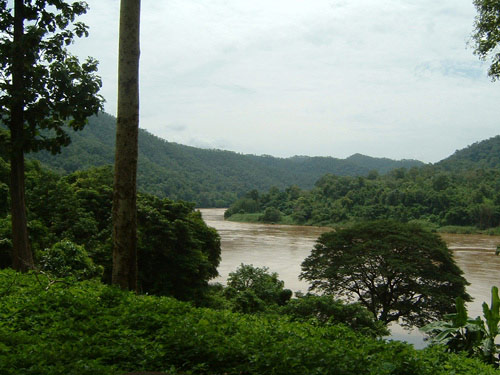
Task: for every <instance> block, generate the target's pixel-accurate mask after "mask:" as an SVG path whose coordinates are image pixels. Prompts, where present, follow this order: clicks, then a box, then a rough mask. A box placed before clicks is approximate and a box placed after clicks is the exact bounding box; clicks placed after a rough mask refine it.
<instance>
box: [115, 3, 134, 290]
mask: <svg viewBox="0 0 500 375" xmlns="http://www.w3.org/2000/svg"><path fill="white" fill-rule="evenodd" d="M140 3H141V2H140V0H121V3H120V42H119V52H118V55H119V61H118V114H117V124H116V149H115V177H114V191H113V275H112V282H113V284H115V285H118V286H119V287H120V288H122V289H129V290H136V289H137V233H136V232H137V229H136V227H137V214H136V212H137V208H136V196H137V191H136V175H137V152H138V151H137V149H138V145H137V141H138V139H137V138H138V133H139V54H140V50H139V20H140Z"/></svg>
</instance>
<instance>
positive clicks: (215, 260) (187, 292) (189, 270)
mask: <svg viewBox="0 0 500 375" xmlns="http://www.w3.org/2000/svg"><path fill="white" fill-rule="evenodd" d="M8 169H9V166H8V164H7V163H6V162H5V161H3V159H1V158H0V189H1V188H2V186H6V185H7V184H8ZM112 181H113V175H112V171H111V168H110V167H101V168H95V169H89V170H87V171H78V172H75V173H72V174H70V175H67V176H64V177H61V176H59V175H57V174H55V173H54V172H51V171H49V170H47V169H45V168H42V167H41V165H40V163H38V162H31V163H28V165H27V170H26V193H27V208H28V226H29V229H30V241H31V243H32V246H33V250H34V253H35V260H36V261H37V264H38V266H39V267H41V268H42V269H43V270H47V271H50V272H53V273H54V274H55V275H57V276H64V275H66V274H67V273H71V272H73V273H75V272H76V273H79V274H80V276H78V277H80V278H86V277H88V276H89V275H95V274H96V273H102V272H103V280H104V281H106V282H110V281H111V266H112V255H111V253H112V252H111V241H110V238H111V201H112ZM1 203H2V204H1V205H0V267H8V266H10V265H11V252H12V241H11V238H12V237H11V236H12V234H11V225H10V216H9V215H8V205H9V200H8V199H4V200H2V201H1ZM137 224H138V251H139V261H138V266H139V288H140V290H141V291H142V292H148V293H154V294H161V295H171V296H175V297H177V298H179V299H186V300H197V299H199V298H202V295H203V294H204V291H205V290H206V289H207V287H208V280H210V279H212V278H214V277H215V276H217V266H218V264H219V261H220V240H219V236H218V234H217V233H216V231H215V230H214V229H212V228H209V227H207V226H206V224H205V222H204V221H203V220H202V218H201V215H200V213H199V212H197V211H195V210H194V205H193V204H191V203H186V202H172V201H170V200H168V199H166V198H164V199H161V198H157V197H154V196H152V195H148V194H139V196H138V213H137ZM89 258H90V259H89ZM96 267H97V268H96ZM101 268H102V269H101ZM75 276H76V274H75Z"/></svg>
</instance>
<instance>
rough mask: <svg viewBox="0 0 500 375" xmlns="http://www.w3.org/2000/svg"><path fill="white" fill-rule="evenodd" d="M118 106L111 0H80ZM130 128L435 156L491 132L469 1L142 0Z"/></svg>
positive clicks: (255, 147) (494, 120)
mask: <svg viewBox="0 0 500 375" xmlns="http://www.w3.org/2000/svg"><path fill="white" fill-rule="evenodd" d="M86 1H87V3H88V5H89V8H90V9H89V11H88V13H87V14H86V15H85V16H83V17H81V20H82V21H84V22H85V23H86V24H87V25H88V26H89V28H90V29H89V31H90V36H89V37H88V38H86V39H80V40H77V41H76V42H75V44H74V45H73V46H72V47H71V48H72V52H73V53H74V54H76V55H78V56H79V57H80V58H82V59H83V58H85V57H87V56H92V57H94V58H96V59H97V60H99V62H100V64H99V74H100V75H101V77H102V80H103V87H102V90H101V94H102V95H103V96H104V97H105V99H106V104H105V110H106V112H108V113H110V114H112V115H116V97H117V95H116V92H117V59H118V21H119V1H118V0H86ZM141 7H142V9H141V60H140V66H141V68H140V103H141V104H140V127H141V128H143V129H146V130H148V131H149V132H150V133H152V134H155V135H157V136H159V137H161V138H164V139H166V140H167V141H171V142H177V143H181V144H185V145H191V146H195V147H202V148H217V149H224V150H231V151H236V152H239V153H244V154H257V155H262V154H267V155H273V156H278V157H289V156H293V155H308V156H332V157H337V158H345V157H348V156H350V155H352V154H354V153H362V154H365V155H369V156H373V157H388V158H392V159H418V160H421V161H424V162H431V163H434V162H437V161H439V160H441V159H444V158H446V157H448V156H449V155H451V154H453V152H455V150H458V149H462V148H464V147H466V146H468V145H470V144H472V143H474V142H477V141H481V140H484V139H488V138H490V137H493V136H495V135H498V134H500V126H499V125H500V82H492V81H491V79H490V78H489V77H488V76H487V69H488V62H482V61H480V60H479V59H478V57H477V56H475V55H474V49H473V46H472V45H471V42H470V38H471V34H472V32H473V28H474V17H475V15H476V10H475V8H474V6H473V4H472V0H440V1H436V0H307V1H306V0H166V1H165V0H162V1H159V0H142V5H141Z"/></svg>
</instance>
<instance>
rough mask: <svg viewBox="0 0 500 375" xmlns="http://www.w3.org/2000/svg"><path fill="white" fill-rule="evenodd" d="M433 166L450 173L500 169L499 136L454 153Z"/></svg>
mask: <svg viewBox="0 0 500 375" xmlns="http://www.w3.org/2000/svg"><path fill="white" fill-rule="evenodd" d="M435 165H436V166H437V167H439V168H443V169H445V170H451V171H460V170H462V171H463V170H470V169H477V168H486V169H488V168H495V169H500V135H497V136H496V137H492V138H490V139H487V140H484V141H481V142H476V143H474V144H472V145H470V146H469V147H466V148H464V149H462V150H458V151H455V153H454V154H453V155H451V156H450V157H448V158H446V159H444V160H441V161H440V162H439V163H437V164H435Z"/></svg>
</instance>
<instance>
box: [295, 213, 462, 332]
mask: <svg viewBox="0 0 500 375" xmlns="http://www.w3.org/2000/svg"><path fill="white" fill-rule="evenodd" d="M300 277H301V279H305V280H308V281H310V282H311V283H312V284H311V287H310V290H320V291H323V292H324V293H326V294H331V295H334V296H337V297H340V298H345V299H347V300H353V299H356V300H358V301H359V302H360V303H361V304H362V305H364V306H365V307H366V308H367V309H368V310H369V311H371V312H372V313H373V314H374V315H375V316H376V317H377V319H378V320H380V321H382V322H383V323H385V324H388V323H390V322H397V321H398V320H399V321H400V323H401V324H402V325H404V326H407V327H410V326H418V327H420V326H422V325H424V324H426V323H428V322H430V321H431V320H434V319H439V318H442V316H443V314H446V313H451V312H452V311H453V307H454V302H455V298H456V297H462V298H463V299H464V300H466V301H469V300H470V296H469V295H468V294H467V293H466V292H465V286H466V285H467V284H468V283H467V281H466V280H465V279H464V278H463V277H462V271H461V270H460V269H459V268H458V266H457V265H456V264H455V262H454V260H453V257H452V254H451V252H450V250H449V249H448V248H447V247H446V244H445V243H444V242H443V241H442V240H441V239H440V237H439V236H438V235H437V234H434V233H431V232H428V231H426V230H424V229H423V228H422V227H420V226H419V225H416V224H402V223H398V222H395V221H388V220H380V221H372V222H363V223H359V224H356V225H354V226H353V227H351V228H349V229H343V230H339V231H336V232H330V233H325V234H323V235H322V236H321V237H320V238H319V239H318V242H317V244H316V245H315V247H314V249H313V250H312V253H311V255H310V256H309V257H307V258H306V259H305V260H304V262H303V263H302V273H301V275H300Z"/></svg>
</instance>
